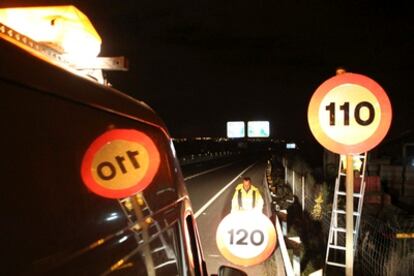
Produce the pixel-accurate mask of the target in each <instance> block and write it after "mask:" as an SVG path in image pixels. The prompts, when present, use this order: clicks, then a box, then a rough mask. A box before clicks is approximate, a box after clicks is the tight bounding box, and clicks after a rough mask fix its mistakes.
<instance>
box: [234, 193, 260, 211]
mask: <svg viewBox="0 0 414 276" xmlns="http://www.w3.org/2000/svg"><path fill="white" fill-rule="evenodd" d="M237 197H238V198H237V199H238V202H239V208H242V207H243V200H242V191H241V189H239V192H238V194H237ZM252 205H253V208H255V207H256V190H253V202H252Z"/></svg>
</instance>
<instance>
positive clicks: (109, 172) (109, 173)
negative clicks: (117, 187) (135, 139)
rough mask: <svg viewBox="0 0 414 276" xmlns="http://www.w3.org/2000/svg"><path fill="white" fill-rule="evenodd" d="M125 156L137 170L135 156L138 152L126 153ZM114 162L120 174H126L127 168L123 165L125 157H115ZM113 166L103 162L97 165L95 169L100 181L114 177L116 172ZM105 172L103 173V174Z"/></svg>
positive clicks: (137, 164)
mask: <svg viewBox="0 0 414 276" xmlns="http://www.w3.org/2000/svg"><path fill="white" fill-rule="evenodd" d="M126 155H127V156H128V159H129V162H131V164H132V166H133V167H134V169H138V168H139V163H138V160H137V158H136V157H137V155H138V151H129V150H128V151H127V152H126ZM115 161H116V164H115V165H118V168H119V169H120V170H121V172H122V173H123V174H126V173H127V172H128V171H127V168H126V167H125V165H124V161H125V157H124V156H122V155H117V156H115ZM115 165H114V164H112V163H111V162H109V161H104V162H101V163H99V165H98V167H97V168H96V169H97V173H98V176H99V177H100V178H101V179H102V180H111V179H113V178H114V177H115V176H116V173H117V170H116V167H115ZM104 171H105V172H104Z"/></svg>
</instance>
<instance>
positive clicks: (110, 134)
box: [81, 129, 160, 199]
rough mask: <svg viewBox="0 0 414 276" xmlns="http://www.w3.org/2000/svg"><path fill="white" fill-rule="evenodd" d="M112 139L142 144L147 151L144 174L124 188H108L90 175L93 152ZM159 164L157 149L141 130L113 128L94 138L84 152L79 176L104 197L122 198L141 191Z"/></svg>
mask: <svg viewBox="0 0 414 276" xmlns="http://www.w3.org/2000/svg"><path fill="white" fill-rule="evenodd" d="M114 140H126V141H131V142H135V143H139V144H141V145H143V146H144V147H145V148H146V150H147V151H148V155H149V158H150V161H149V166H148V171H147V173H146V174H145V176H144V177H143V178H142V179H141V181H139V182H138V183H136V184H135V185H133V186H131V187H129V188H126V189H119V190H116V189H108V188H105V187H103V186H102V185H100V184H99V183H97V182H96V181H95V180H94V179H93V176H92V173H91V167H92V161H93V158H94V156H95V154H96V153H97V152H98V151H99V150H100V149H101V148H102V147H103V146H104V145H106V144H107V143H108V142H110V141H114ZM159 165H160V154H159V151H158V149H157V147H156V145H155V144H154V142H153V141H152V139H151V138H150V137H148V136H147V135H146V134H144V133H143V132H140V131H138V130H134V129H113V130H109V131H107V132H105V133H104V134H102V135H101V136H99V137H98V138H96V139H95V140H94V141H93V142H92V144H91V145H90V146H89V148H88V150H87V151H86V152H85V154H84V157H83V160H82V165H81V176H82V180H83V182H84V183H85V185H86V187H87V188H88V189H89V190H91V191H92V192H94V193H95V194H97V195H100V196H103V197H106V198H113V199H118V198H124V197H128V196H131V195H133V194H136V193H138V192H141V191H143V190H144V189H145V188H146V187H148V185H149V184H150V183H151V182H152V180H153V178H154V177H155V175H156V173H157V171H158V168H159Z"/></svg>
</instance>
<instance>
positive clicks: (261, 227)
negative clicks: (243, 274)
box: [216, 211, 276, 266]
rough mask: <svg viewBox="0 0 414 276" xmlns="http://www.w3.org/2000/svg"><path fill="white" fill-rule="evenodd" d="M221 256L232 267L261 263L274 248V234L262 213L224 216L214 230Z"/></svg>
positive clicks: (240, 213)
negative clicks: (231, 264) (230, 263)
mask: <svg viewBox="0 0 414 276" xmlns="http://www.w3.org/2000/svg"><path fill="white" fill-rule="evenodd" d="M216 242H217V247H218V249H219V251H220V253H221V254H222V255H223V256H224V257H225V258H226V259H227V260H228V261H230V262H232V263H233V264H235V265H241V266H253V265H256V264H259V263H261V262H264V261H265V260H266V259H267V258H269V257H270V255H271V254H272V252H273V250H274V249H275V247H276V230H275V227H274V226H273V224H272V222H271V221H270V219H269V218H268V217H266V216H265V215H264V214H262V213H261V212H257V211H243V212H233V213H231V214H229V215H227V216H226V217H225V218H224V219H223V220H222V221H221V222H220V225H219V226H218V228H217V232H216Z"/></svg>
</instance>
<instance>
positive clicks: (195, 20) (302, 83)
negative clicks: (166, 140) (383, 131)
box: [0, 0, 414, 142]
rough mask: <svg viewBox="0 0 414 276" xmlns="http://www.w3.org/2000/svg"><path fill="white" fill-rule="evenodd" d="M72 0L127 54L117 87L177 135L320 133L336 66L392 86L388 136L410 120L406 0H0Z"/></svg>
mask: <svg viewBox="0 0 414 276" xmlns="http://www.w3.org/2000/svg"><path fill="white" fill-rule="evenodd" d="M67 3H72V4H74V5H76V6H77V7H78V8H79V9H80V10H82V11H83V12H84V13H85V14H86V15H87V16H88V17H89V18H90V20H91V21H92V23H93V24H94V26H95V28H96V29H97V31H98V33H99V34H100V35H101V37H102V40H103V43H102V51H101V56H118V55H123V56H125V57H127V58H128V60H129V64H130V70H129V71H128V72H108V73H107V76H108V79H109V81H110V82H111V83H112V84H113V86H114V87H115V88H117V89H119V90H121V91H123V92H125V93H127V94H129V95H131V96H133V97H135V98H137V99H139V100H143V101H144V102H146V103H147V104H148V105H150V106H151V107H152V108H153V109H154V110H155V111H156V112H157V113H158V114H159V115H160V116H161V118H162V119H163V120H164V121H165V123H166V124H167V127H168V129H169V131H170V133H171V135H172V136H173V137H191V136H225V123H226V121H231V120H243V121H248V120H268V121H270V122H271V129H272V135H273V136H274V137H280V138H291V139H303V140H307V141H314V142H316V141H315V140H314V139H313V137H312V135H311V133H310V130H309V127H308V125H307V121H306V120H307V118H306V117H307V106H308V103H309V100H310V98H311V96H312V94H313V92H314V91H315V89H316V88H317V87H318V86H319V85H320V84H321V83H322V82H324V81H325V80H326V79H328V78H329V77H331V76H334V75H335V70H336V68H337V67H344V68H346V69H347V70H348V71H349V72H355V73H360V74H364V75H367V76H369V77H371V78H372V79H374V80H376V81H377V82H378V83H379V84H380V85H381V86H382V87H383V88H384V89H385V91H386V92H387V93H388V96H389V98H390V100H391V103H392V106H393V110H394V119H393V122H392V125H391V130H390V132H389V134H388V136H387V137H386V139H389V138H394V137H397V136H399V135H400V134H401V133H403V132H405V131H407V130H410V129H411V130H412V129H413V123H411V120H409V118H411V117H414V108H413V107H414V94H413V93H411V92H410V90H411V89H410V86H411V83H410V81H411V79H412V75H413V69H412V68H413V67H412V64H414V54H413V52H412V49H413V48H414V40H413V34H414V25H413V24H412V16H411V14H410V12H409V11H410V10H409V9H408V6H407V5H408V4H405V3H401V4H400V3H380V2H374V1H364V2H361V1H337V2H335V3H333V2H330V1H322V0H320V1H312V3H306V2H302V1H298V2H295V3H293V2H292V1H282V2H278V3H274V2H273V1H260V2H255V3H251V2H247V1H237V2H233V3H223V2H222V1H204V2H197V3H196V2H192V1H183V2H177V1H175V2H174V1H173V2H171V1H157V2H141V3H139V2H136V1H124V2H123V3H122V4H118V3H117V4H115V3H114V2H112V1H41V0H40V1H39V0H31V1H3V2H2V4H0V7H6V6H11V5H13V6H16V5H25V6H30V5H47V4H50V5H57V4H67Z"/></svg>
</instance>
